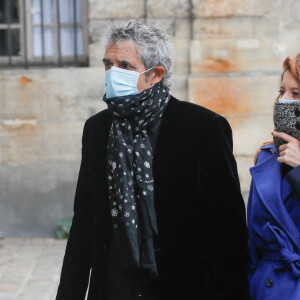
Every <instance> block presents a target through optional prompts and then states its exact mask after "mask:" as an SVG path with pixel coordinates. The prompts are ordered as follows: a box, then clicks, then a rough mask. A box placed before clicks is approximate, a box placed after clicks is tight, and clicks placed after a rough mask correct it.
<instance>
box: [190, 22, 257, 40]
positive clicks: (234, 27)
mask: <svg viewBox="0 0 300 300" xmlns="http://www.w3.org/2000/svg"><path fill="white" fill-rule="evenodd" d="M253 30H254V28H253V19H252V18H249V17H242V18H236V17H232V18H196V19H194V20H193V39H195V40H198V39H219V38H223V39H225V38H228V39H233V38H242V39H246V38H247V39H251V38H252V37H253Z"/></svg>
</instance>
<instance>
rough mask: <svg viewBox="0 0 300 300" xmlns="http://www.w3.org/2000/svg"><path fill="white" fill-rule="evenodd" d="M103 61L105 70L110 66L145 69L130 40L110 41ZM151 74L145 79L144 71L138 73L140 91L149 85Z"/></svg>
mask: <svg viewBox="0 0 300 300" xmlns="http://www.w3.org/2000/svg"><path fill="white" fill-rule="evenodd" d="M103 63H104V66H105V70H109V69H110V68H111V67H112V66H114V67H118V68H122V69H125V70H131V71H136V72H144V71H146V69H145V66H144V64H143V62H142V61H141V60H140V58H139V54H138V52H137V50H136V49H135V45H134V43H133V42H132V41H122V42H120V43H118V44H116V43H111V44H109V46H108V47H107V49H106V51H105V54H104V58H103ZM151 72H152V71H151ZM152 78H153V76H151V74H150V76H149V78H147V79H146V73H144V74H140V76H139V80H138V83H137V89H138V90H139V92H142V91H144V90H146V89H148V88H150V87H151V85H152V84H153V83H156V82H153V83H152V81H153V80H152Z"/></svg>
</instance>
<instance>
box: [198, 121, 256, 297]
mask: <svg viewBox="0 0 300 300" xmlns="http://www.w3.org/2000/svg"><path fill="white" fill-rule="evenodd" d="M207 136H208V138H207V141H202V142H203V143H205V145H206V146H205V149H206V150H205V151H204V152H202V153H203V155H204V156H205V157H201V158H200V165H202V167H203V169H204V170H205V171H204V173H205V174H203V175H202V178H203V179H202V181H203V183H204V186H205V190H206V191H207V201H208V207H209V211H208V215H210V217H211V218H212V220H213V222H211V223H212V224H213V225H212V226H213V228H210V231H211V234H212V235H213V243H214V246H213V249H214V251H215V253H214V259H213V262H212V270H211V272H213V274H212V278H214V281H215V286H216V287H217V288H216V291H215V293H216V295H215V296H214V297H213V298H212V299H232V300H235V299H237V300H245V299H250V298H249V289H248V279H247V266H248V237H247V226H246V213H245V204H244V200H243V198H242V195H241V191H240V183H239V177H238V172H237V164H236V161H235V158H234V156H233V142H232V131H231V128H230V125H229V124H228V122H227V120H226V119H225V118H223V117H221V116H217V117H215V119H214V122H213V124H212V125H211V131H210V132H209V134H208V135H207ZM201 161H202V163H201ZM218 291H219V292H218ZM218 293H220V294H218Z"/></svg>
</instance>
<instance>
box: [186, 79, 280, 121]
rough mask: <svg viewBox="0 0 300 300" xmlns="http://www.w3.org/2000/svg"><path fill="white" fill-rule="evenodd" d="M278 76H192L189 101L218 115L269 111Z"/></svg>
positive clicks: (274, 95) (264, 112) (275, 93)
mask: <svg viewBox="0 0 300 300" xmlns="http://www.w3.org/2000/svg"><path fill="white" fill-rule="evenodd" d="M278 82H279V75H278V76H234V77H229V76H219V77H214V76H205V77H200V76H199V77H197V76H190V77H189V100H190V101H191V102H193V103H197V104H200V105H203V106H205V107H207V108H209V109H211V110H213V111H216V112H217V113H219V114H244V116H245V117H247V115H249V116H251V114H255V115H257V114H270V112H271V110H272V105H273V102H274V100H275V98H276V97H277V96H278V92H277V91H278Z"/></svg>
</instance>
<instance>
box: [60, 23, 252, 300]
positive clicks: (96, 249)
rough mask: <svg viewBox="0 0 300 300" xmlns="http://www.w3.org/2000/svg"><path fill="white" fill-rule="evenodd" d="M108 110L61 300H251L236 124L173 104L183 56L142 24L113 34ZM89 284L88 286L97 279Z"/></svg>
mask: <svg viewBox="0 0 300 300" xmlns="http://www.w3.org/2000/svg"><path fill="white" fill-rule="evenodd" d="M106 37H107V43H106V52H105V55H104V58H103V63H104V65H105V69H106V84H105V92H106V93H105V96H104V101H105V102H106V103H107V104H108V109H106V110H104V111H102V112H100V113H98V114H96V115H95V116H93V117H91V118H90V119H88V120H87V122H86V124H85V127H84V132H83V138H82V162H81V168H80V172H79V178H78V185H77V190H76V196H75V202H74V218H73V225H72V228H71V231H70V236H69V240H68V244H67V248H66V254H65V258H64V262H63V267H62V274H61V281H60V285H59V288H58V294H57V298H56V299H57V300H68V299H70V300H77V299H78V300H83V299H85V294H86V290H87V287H88V285H89V290H88V298H87V299H88V300H94V299H95V300H96V299H97V300H101V299H103V300H133V299H149V300H150V299H151V300H157V299H164V300H166V299H167V300H168V299H175V298H176V299H189V300H190V299H203V300H205V299H215V300H221V299H226V300H227V299H231V300H234V299H238V300H243V299H248V290H247V289H248V288H247V276H246V267H247V235H246V222H245V209H244V202H243V199H242V196H241V193H240V186H239V179H238V174H237V169H236V162H235V159H234V157H233V154H232V135H231V129H230V126H229V124H228V122H227V121H226V120H225V119H224V118H223V117H221V116H219V115H217V114H215V113H214V112H212V111H209V110H207V109H205V108H203V107H200V106H197V105H194V104H191V103H188V102H183V101H178V100H177V99H175V98H174V97H172V96H171V95H170V92H169V88H170V85H171V75H172V66H173V60H174V51H173V47H172V44H171V43H170V42H169V40H168V37H167V35H166V34H165V33H164V32H163V31H162V30H160V29H157V28H155V27H151V26H148V25H146V24H144V23H143V22H141V21H130V22H128V23H120V24H117V25H114V26H113V27H111V28H110V29H109V30H108V32H107V35H106ZM90 272H91V275H90V279H89V274H90Z"/></svg>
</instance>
